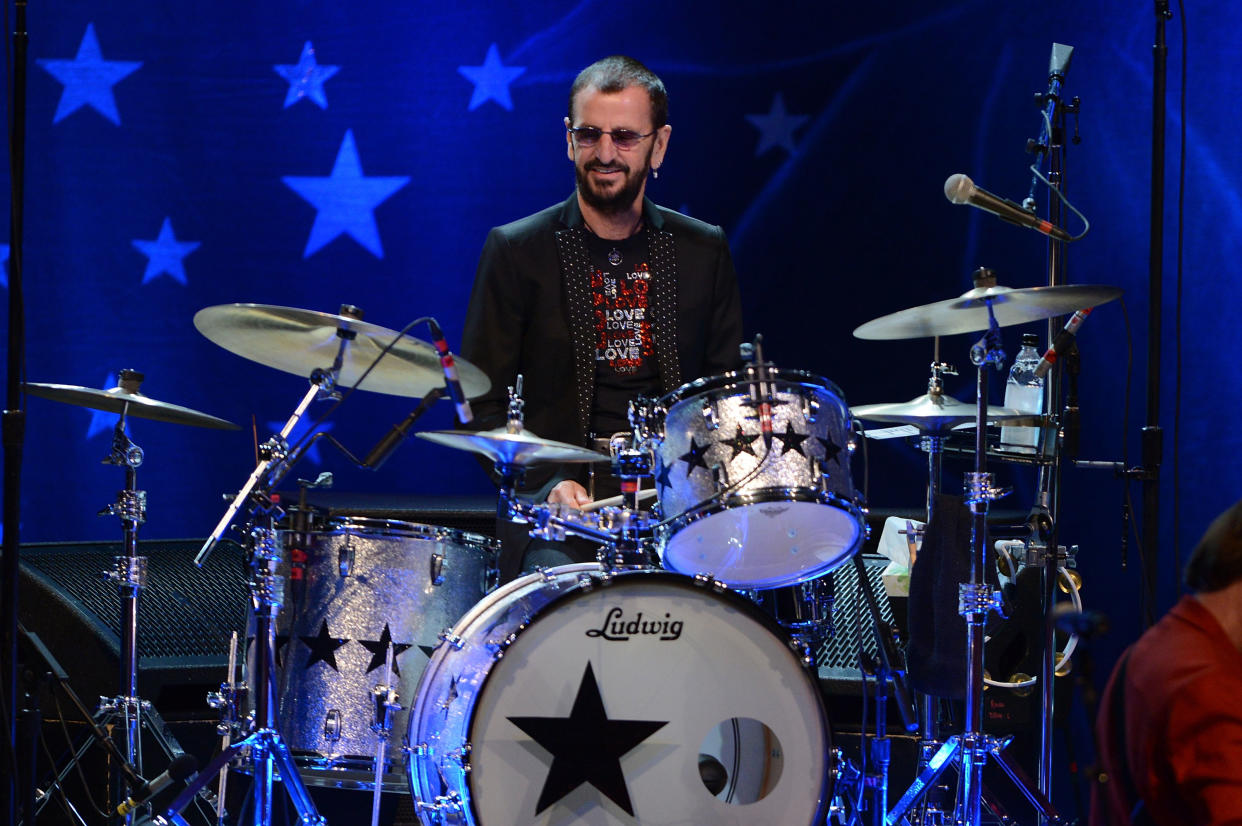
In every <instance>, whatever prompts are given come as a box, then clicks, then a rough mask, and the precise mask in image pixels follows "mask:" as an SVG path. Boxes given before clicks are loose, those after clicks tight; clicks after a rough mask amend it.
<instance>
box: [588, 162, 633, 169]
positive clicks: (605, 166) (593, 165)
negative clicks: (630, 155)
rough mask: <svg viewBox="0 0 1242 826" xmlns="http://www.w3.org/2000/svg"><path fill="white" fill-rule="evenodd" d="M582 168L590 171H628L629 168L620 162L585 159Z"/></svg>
mask: <svg viewBox="0 0 1242 826" xmlns="http://www.w3.org/2000/svg"><path fill="white" fill-rule="evenodd" d="M583 169H584V170H586V171H587V172H590V171H591V170H592V169H598V170H600V171H602V172H629V171H630V168H629V167H628V166H626V165H625V164H622V163H602V162H600V161H587V162H586V164H585V165H584V166H583Z"/></svg>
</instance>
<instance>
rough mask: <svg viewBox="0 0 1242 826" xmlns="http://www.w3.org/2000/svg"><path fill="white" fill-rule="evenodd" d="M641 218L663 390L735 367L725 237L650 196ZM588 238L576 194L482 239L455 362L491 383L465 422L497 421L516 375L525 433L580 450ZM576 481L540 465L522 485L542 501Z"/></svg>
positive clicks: (588, 325) (737, 323) (731, 277)
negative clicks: (462, 360)
mask: <svg viewBox="0 0 1242 826" xmlns="http://www.w3.org/2000/svg"><path fill="white" fill-rule="evenodd" d="M643 218H644V220H645V222H646V226H647V229H648V263H649V264H650V265H651V270H652V293H653V305H652V307H651V314H652V327H653V331H654V336H653V338H654V346H655V354H656V364H657V367H658V369H659V373H660V382H661V385H662V387H663V390H664V392H669V391H672V390H675V389H677V388H678V387H680V386H681V385H682V384H684V383H685V382H688V381H692V380H694V379H696V378H700V377H703V376H711V375H716V374H719V373H723V372H727V371H729V370H734V369H737V367H738V365H739V363H740V356H739V353H738V345H739V344H740V343H741V338H742V313H741V299H740V297H739V295H738V287H737V275H736V273H735V272H734V270H733V259H732V257H731V256H730V255H729V246H728V243H727V241H726V239H725V235H724V231H723V230H722V229H721V228H720V227H718V226H713V225H711V224H707V223H704V222H703V221H698V220H695V219H694V218H689V217H687V216H685V215H682V214H680V213H678V212H674V211H673V210H669V209H665V208H664V207H660V206H656V205H655V204H654V203H652V202H651V201H650V200H648V199H644V201H643ZM586 232H587V230H586V229H585V224H584V223H583V220H582V213H581V210H580V209H579V207H578V198H577V193H574V194H573V195H570V197H569V198H568V199H567V200H565V201H564V202H563V203H560V204H557V205H555V206H551V207H548V208H547V209H545V210H542V211H540V212H537V213H535V214H534V215H531V216H528V217H526V218H523V219H521V220H519V221H515V222H513V223H511V224H506V225H504V226H501V227H496V228H494V229H492V230H491V232H489V233H488V236H487V241H486V243H485V244H484V245H483V252H482V255H481V256H480V259H479V267H478V271H477V273H476V275H475V281H474V288H473V290H472V292H471V295H470V305H469V308H468V310H467V312H466V321H465V327H464V331H463V334H462V348H461V351H462V355H463V356H464V357H465V358H466V359H467V360H468V361H470V362H471V363H473V364H474V365H476V366H477V367H479V368H480V369H482V370H483V371H484V372H485V373H486V374H487V376H488V377H489V378H490V379H491V382H492V386H491V389H490V391H489V392H488V393H487V394H486V395H484V396H481V397H479V398H478V399H475V400H473V401H472V402H471V406H472V408H473V410H474V413H475V421H474V424H473V425H472V427H474V428H478V429H489V428H493V427H500V426H502V425H504V423H505V418H506V412H507V401H508V396H507V388H508V387H509V386H510V385H512V384H513V383H514V381H515V379H516V377H517V375H518V374H519V373H520V374H522V375H523V376H524V379H523V394H522V395H523V398H524V399H525V400H526V407H525V414H526V429H527V430H529V431H531V432H532V433H534V434H536V435H538V436H542V437H544V438H547V439H555V440H557V441H562V442H568V443H571V444H577V445H583V444H586V440H587V438H588V426H589V420H590V411H591V402H592V395H593V393H594V378H595V349H594V348H595V340H594V337H593V332H592V321H593V319H592V312H591V299H590V259H589V256H588V254H587V249H586V244H585V241H584V238H585V233H586ZM580 476H585V469H584V468H583V467H582V466H562V467H547V466H538V467H535V468H532V469H531V470H529V471H528V472H527V479H526V483H525V484H524V485H523V490H525V491H528V492H533V493H535V495H536V496H537V497H539V498H542V497H543V496H546V494H547V491H548V490H550V489H551V487H552V486H553V485H554V484H556V483H557V482H558V481H560V480H562V479H565V478H570V477H573V478H578V477H580Z"/></svg>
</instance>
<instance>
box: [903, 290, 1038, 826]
mask: <svg viewBox="0 0 1242 826" xmlns="http://www.w3.org/2000/svg"><path fill="white" fill-rule="evenodd" d="M992 280H993V283H995V282H994V279H992ZM977 283H978V282H977ZM983 286H988V285H987V284H986V283H984V284H983ZM987 307H988V321H989V326H988V330H987V332H986V333H984V335H983V338H981V339H980V340H979V341H978V342H976V343H975V345H974V346H973V347H971V350H970V360H971V363H973V364H974V365H975V369H976V374H977V382H976V388H975V396H976V404H977V408H976V411H975V470H974V472H973V473H967V474H966V478H965V481H964V487H965V490H966V497H965V498H966V502H967V504H968V505H969V506H970V510H971V515H972V526H971V564H970V582H968V583H962V584H961V585H960V586H959V588H958V612H959V613H960V614H961V615H962V617H963V618H964V619H965V620H966V656H967V663H966V713H965V730H964V731H963V732H962V733H961V734H955V735H953V736H952V737H950V738H949V739H948V740H946V741H945V744H944V745H943V746H941V747H940V750H939V751H937V752H936V754H935V756H933V757H932V759H931V761H930V762H929V763H928V765H927V768H926V769H924V770H923V772H922V773H920V774H919V776H918V777H917V778H916V779H915V781H914V783H913V784H911V786H910V788H909V789H907V790H906V793H905V794H904V795H902V797H901V799H900V800H899V801H898V802H897V805H896V806H894V807H893V809H892V811H890V812H889V813H888V816H887V817H886V818H885V823H886V824H887V826H893V824H896V823H902V824H908V823H909V821H908V820H906V818H905V813H906V812H907V811H908V810H909V809H910V807H911V806H912V805H914V804H915V803H916V802H917V801H918V800H919V799H921V798H922V797H923V796H924V795H925V794H926V793H927V791H928V789H929V788H930V787H931V786H932V784H934V783H935V782H936V781H937V780H938V779H939V777H940V775H941V773H943V772H944V770H945V769H946V768H948V766H949V764H950V763H951V762H952V763H953V764H955V766H956V768H957V772H958V780H959V782H958V785H957V800H956V803H955V808H954V823H958V824H965V826H979V824H980V821H981V815H982V811H981V808H982V800H983V767H984V765H985V764H986V763H987V760H988V758H989V757H991V759H993V760H995V761H996V763H997V764H998V765H1000V767H1001V768H1002V769H1003V770H1004V771H1005V773H1006V774H1007V775H1008V776H1009V778H1010V780H1012V781H1013V783H1014V785H1015V786H1017V787H1018V790H1019V791H1021V792H1022V793H1023V795H1025V796H1026V798H1027V800H1028V801H1030V803H1031V804H1032V805H1033V806H1034V807H1035V808H1036V809H1037V810H1038V811H1039V812H1040V814H1041V815H1042V816H1043V817H1045V818H1046V819H1047V820H1048V821H1049V822H1053V823H1059V822H1061V818H1060V815H1059V814H1058V813H1057V811H1056V809H1054V808H1053V806H1052V803H1051V802H1049V800H1048V798H1047V797H1046V796H1045V795H1044V794H1043V792H1041V791H1040V790H1039V789H1038V788H1035V787H1034V786H1033V785H1032V784H1031V782H1030V780H1029V778H1027V777H1026V775H1025V773H1024V772H1023V771H1022V769H1021V768H1020V767H1019V766H1018V765H1017V764H1015V763H1013V762H1011V761H1010V760H1009V759H1008V757H1007V756H1006V755H1004V754H1003V753H1002V750H1003V749H1004V748H1005V746H1007V745H1008V744H1009V740H1010V739H1011V738H1005V739H999V738H996V737H993V736H991V735H989V734H985V733H984V732H983V642H984V636H983V630H984V628H983V626H984V620H985V619H986V618H987V614H988V612H989V611H991V610H997V609H999V608H1000V605H1001V600H1000V593H999V592H995V591H993V590H992V589H991V586H990V585H988V583H987V581H986V579H985V578H984V562H985V560H986V549H987V529H988V528H987V514H988V504H989V503H990V502H991V501H992V500H993V499H998V498H1000V497H1001V496H1003V495H1005V493H1007V491H1002V490H1000V489H998V488H997V487H996V486H995V485H994V484H993V477H992V474H990V473H988V472H987V407H988V376H987V368H988V367H995V368H996V369H997V370H1000V369H1001V368H1002V367H1003V365H1004V360H1005V353H1004V351H1003V350H1002V349H1001V346H1000V341H1001V339H1000V326H999V325H998V324H997V323H996V317H995V316H994V314H993V312H992V302H991V300H988V302H987Z"/></svg>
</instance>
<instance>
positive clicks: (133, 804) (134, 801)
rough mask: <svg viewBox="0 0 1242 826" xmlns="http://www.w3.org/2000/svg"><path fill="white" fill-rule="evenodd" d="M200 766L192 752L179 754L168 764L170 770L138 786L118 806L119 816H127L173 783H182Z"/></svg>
mask: <svg viewBox="0 0 1242 826" xmlns="http://www.w3.org/2000/svg"><path fill="white" fill-rule="evenodd" d="M197 768H198V760H196V759H195V758H194V755H192V754H182V755H178V756H177V757H176V758H175V759H174V760H173V761H172V762H171V763H169V764H168V771H166V772H164V773H163V774H161V775H160V776H159V777H157V778H155V779H154V780H148V781H147V782H146V783H143V784H142V785H141V786H139V787H138V788H136V789H134V792H133V794H132V795H131V796H130V797H129V798H127V799H126V800H125V802H124V803H122V804H121V805H120V806H117V807H116V813H117V816H118V817H125V816H126V815H128V814H129V813H130V812H132V811H133V810H134V809H137V808H138V807H139V806H141V805H143V804H144V803H146V802H147V801H148V800H150V799H151V798H153V797H155V796H156V795H157V794H159V793H160V792H162V791H163V790H164V789H165V788H167V787H168V786H169V785H171V784H173V783H180V782H181V781H182V780H185V779H186V778H187V777H189V776H190V775H192V774H194V771H195V769H197Z"/></svg>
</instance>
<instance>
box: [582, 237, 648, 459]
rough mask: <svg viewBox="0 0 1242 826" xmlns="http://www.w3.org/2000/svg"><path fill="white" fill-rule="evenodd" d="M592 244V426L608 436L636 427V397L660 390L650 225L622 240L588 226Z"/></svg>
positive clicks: (589, 242) (593, 429)
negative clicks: (632, 409)
mask: <svg viewBox="0 0 1242 826" xmlns="http://www.w3.org/2000/svg"><path fill="white" fill-rule="evenodd" d="M586 246H587V252H588V253H590V256H591V267H592V272H591V301H592V305H593V307H592V309H593V313H592V317H593V319H594V323H595V336H594V338H595V401H594V403H593V405H592V407H591V432H592V433H595V434H596V435H598V436H608V435H611V434H612V433H616V432H618V431H628V430H629V429H630V422H629V418H628V417H627V412H628V409H629V402H630V400H631V399H633V398H635V397H636V396H640V395H648V396H652V395H656V394H658V393H659V391H660V374H659V371H658V369H657V368H656V363H655V358H654V356H655V347H654V342H653V340H652V332H653V331H652V326H651V305H652V300H651V293H650V288H651V268H650V266H649V265H648V261H647V230H646V228H644V229H643V230H642V231H640V232H638V233H636V234H635V235H631V236H630V237H629V238H626V239H624V240H621V241H610V240H607V239H604V238H598V237H596V236H595V235H594V234H592V233H590V232H588V233H587V234H586Z"/></svg>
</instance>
